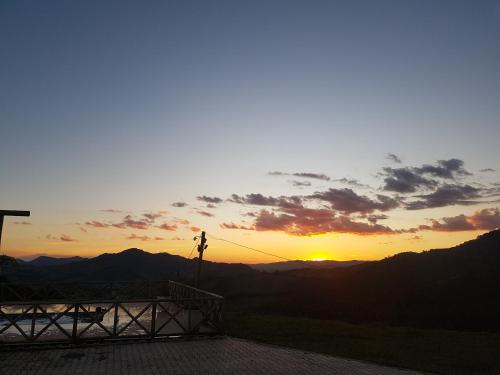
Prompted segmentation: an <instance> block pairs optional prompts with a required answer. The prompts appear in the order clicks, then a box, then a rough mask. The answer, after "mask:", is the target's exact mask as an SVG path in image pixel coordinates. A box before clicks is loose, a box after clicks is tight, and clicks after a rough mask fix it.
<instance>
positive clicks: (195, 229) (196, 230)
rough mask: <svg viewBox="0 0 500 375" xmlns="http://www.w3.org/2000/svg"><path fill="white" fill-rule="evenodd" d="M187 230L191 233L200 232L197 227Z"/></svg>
mask: <svg viewBox="0 0 500 375" xmlns="http://www.w3.org/2000/svg"><path fill="white" fill-rule="evenodd" d="M189 230H190V231H191V232H199V231H201V228H198V227H191V228H189Z"/></svg>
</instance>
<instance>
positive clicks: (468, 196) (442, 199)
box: [406, 184, 480, 210]
mask: <svg viewBox="0 0 500 375" xmlns="http://www.w3.org/2000/svg"><path fill="white" fill-rule="evenodd" d="M418 197H419V198H420V200H418V201H413V202H409V203H407V204H406V208H407V209H409V210H421V209H424V208H434V207H445V206H451V205H470V204H475V203H477V202H476V201H475V200H474V199H476V198H480V190H479V189H477V188H475V187H473V186H470V185H451V184H446V185H442V186H441V187H439V188H437V189H436V191H434V192H432V193H430V194H425V195H419V196H418Z"/></svg>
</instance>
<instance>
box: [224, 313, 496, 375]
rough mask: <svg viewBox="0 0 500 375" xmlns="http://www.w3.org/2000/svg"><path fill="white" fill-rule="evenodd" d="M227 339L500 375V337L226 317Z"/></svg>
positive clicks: (416, 366) (269, 317)
mask: <svg viewBox="0 0 500 375" xmlns="http://www.w3.org/2000/svg"><path fill="white" fill-rule="evenodd" d="M225 318H226V331H227V334H228V335H230V336H234V337H241V338H245V339H250V340H255V341H260V342H265V343H269V344H275V345H281V346H287V347H292V348H297V349H303V350H307V351H313V352H318V353H326V354H331V355H335V356H340V357H346V358H354V359H360V360H365V361H370V362H376V363H380V364H385V365H390V366H397V367H404V368H409V369H416V370H423V371H428V372H435V373H440V374H500V334H493V333H478V332H456V331H439V330H424V329H415V328H405V327H387V326H381V325H354V324H347V323H342V322H337V321H330V320H313V319H303V318H289V317H283V316H272V315H255V314H246V313H227V314H226V317H225Z"/></svg>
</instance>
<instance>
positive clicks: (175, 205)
mask: <svg viewBox="0 0 500 375" xmlns="http://www.w3.org/2000/svg"><path fill="white" fill-rule="evenodd" d="M186 206H188V204H187V203H186V202H174V203H172V207H178V208H180V207H186Z"/></svg>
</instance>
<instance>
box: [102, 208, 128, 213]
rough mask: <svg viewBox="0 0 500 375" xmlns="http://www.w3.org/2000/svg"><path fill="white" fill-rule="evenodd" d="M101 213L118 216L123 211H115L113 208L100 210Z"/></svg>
mask: <svg viewBox="0 0 500 375" xmlns="http://www.w3.org/2000/svg"><path fill="white" fill-rule="evenodd" d="M100 211H101V212H109V213H112V214H118V213H122V212H123V211H122V210H115V209H114V208H106V209H104V210H100Z"/></svg>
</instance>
